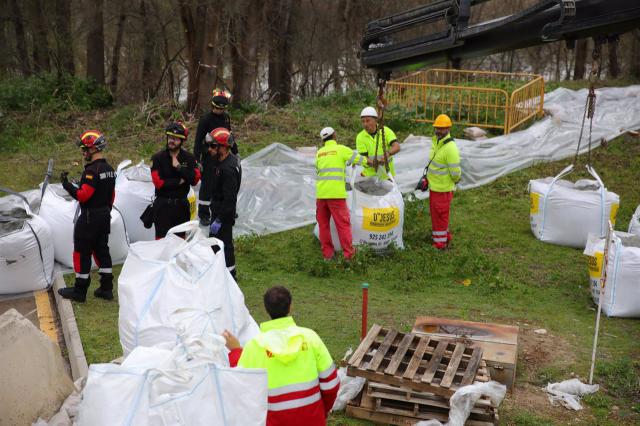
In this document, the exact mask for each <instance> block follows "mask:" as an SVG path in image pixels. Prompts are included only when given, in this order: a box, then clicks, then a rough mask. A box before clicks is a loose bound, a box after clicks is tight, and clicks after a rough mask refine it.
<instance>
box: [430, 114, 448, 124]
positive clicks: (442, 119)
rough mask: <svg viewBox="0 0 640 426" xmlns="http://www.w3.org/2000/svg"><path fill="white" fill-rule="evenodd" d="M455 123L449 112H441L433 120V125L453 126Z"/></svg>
mask: <svg viewBox="0 0 640 426" xmlns="http://www.w3.org/2000/svg"><path fill="white" fill-rule="evenodd" d="M451 126H453V123H452V122H451V119H450V118H449V116H448V115H447V114H440V115H439V116H437V117H436V121H434V122H433V127H451Z"/></svg>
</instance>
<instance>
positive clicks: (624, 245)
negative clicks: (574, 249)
mask: <svg viewBox="0 0 640 426" xmlns="http://www.w3.org/2000/svg"><path fill="white" fill-rule="evenodd" d="M604 248H605V238H600V237H598V236H597V235H594V234H589V239H588V241H587V246H586V248H585V250H584V254H586V255H587V256H588V257H589V258H588V262H589V263H588V264H589V281H590V285H591V295H592V296H593V301H594V302H595V303H596V304H598V300H599V298H600V278H601V277H602V273H603V267H602V264H603V258H604ZM602 311H603V312H604V313H605V314H606V315H607V316H610V317H633V318H637V317H640V237H639V236H637V235H633V234H628V233H626V232H615V233H614V235H612V237H611V243H610V244H609V261H608V264H607V282H606V285H605V288H604V299H603V300H602Z"/></svg>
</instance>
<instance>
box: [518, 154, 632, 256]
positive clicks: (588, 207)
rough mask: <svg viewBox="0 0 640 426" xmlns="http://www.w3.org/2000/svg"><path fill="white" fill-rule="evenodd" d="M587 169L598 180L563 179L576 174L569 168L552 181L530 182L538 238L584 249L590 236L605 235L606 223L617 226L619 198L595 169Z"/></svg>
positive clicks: (532, 220) (538, 180)
mask: <svg viewBox="0 0 640 426" xmlns="http://www.w3.org/2000/svg"><path fill="white" fill-rule="evenodd" d="M587 170H588V171H589V173H590V174H591V176H593V177H594V178H595V180H589V179H580V180H578V181H577V182H575V183H573V182H569V181H567V180H563V179H562V178H563V177H565V176H567V175H568V174H569V173H571V172H572V171H573V166H572V165H570V166H568V167H566V168H565V169H564V170H562V171H561V172H560V173H559V174H558V175H557V176H555V177H553V178H551V177H548V178H545V179H536V180H532V181H529V192H530V196H531V208H530V220H531V231H532V232H533V235H535V237H536V238H537V239H539V240H541V241H545V242H548V243H553V244H559V245H562V246H569V247H576V248H583V247H584V246H585V244H586V243H587V235H588V234H589V233H593V234H597V235H602V236H604V235H605V233H606V230H607V221H608V220H611V223H613V224H615V223H616V213H617V212H618V206H619V205H620V197H618V195H617V194H615V193H613V192H611V191H608V190H607V188H606V187H605V186H604V183H603V182H602V180H601V179H600V176H598V174H597V173H596V172H595V170H593V169H592V168H591V167H587Z"/></svg>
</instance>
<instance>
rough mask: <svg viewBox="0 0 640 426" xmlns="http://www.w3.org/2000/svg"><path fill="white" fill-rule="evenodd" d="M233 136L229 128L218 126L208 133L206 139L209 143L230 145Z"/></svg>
mask: <svg viewBox="0 0 640 426" xmlns="http://www.w3.org/2000/svg"><path fill="white" fill-rule="evenodd" d="M232 138H233V137H232V136H231V132H230V131H229V129H225V128H224V127H218V128H216V129H213V130H212V131H211V132H209V133H207V136H206V140H207V143H208V144H212V143H217V144H218V145H222V146H226V147H230V146H231V141H232V140H233V139H232Z"/></svg>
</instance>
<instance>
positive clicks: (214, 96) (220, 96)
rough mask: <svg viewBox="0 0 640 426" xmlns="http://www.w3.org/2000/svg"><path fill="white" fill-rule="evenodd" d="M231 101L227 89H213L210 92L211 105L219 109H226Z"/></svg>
mask: <svg viewBox="0 0 640 426" xmlns="http://www.w3.org/2000/svg"><path fill="white" fill-rule="evenodd" d="M229 102H231V93H229V91H227V90H222V89H213V92H211V106H212V107H214V108H219V109H227V107H228V106H229Z"/></svg>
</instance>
